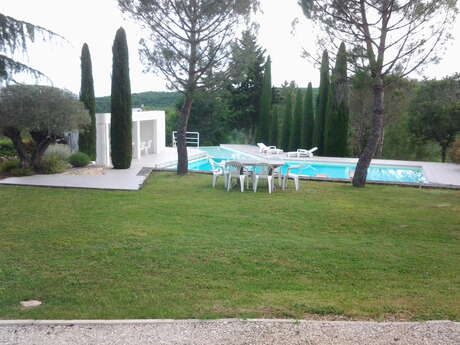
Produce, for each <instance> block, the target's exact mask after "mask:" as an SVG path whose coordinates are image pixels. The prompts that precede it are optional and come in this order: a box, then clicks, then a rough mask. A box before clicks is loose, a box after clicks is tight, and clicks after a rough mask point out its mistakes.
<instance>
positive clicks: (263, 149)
mask: <svg viewBox="0 0 460 345" xmlns="http://www.w3.org/2000/svg"><path fill="white" fill-rule="evenodd" d="M257 146H258V147H259V152H260V153H266V154H267V153H271V154H280V153H283V150H281V149H278V148H276V146H267V145H265V144H264V143H257Z"/></svg>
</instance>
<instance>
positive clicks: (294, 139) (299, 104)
mask: <svg viewBox="0 0 460 345" xmlns="http://www.w3.org/2000/svg"><path fill="white" fill-rule="evenodd" d="M302 96H303V95H302V90H301V89H300V88H299V89H297V94H296V97H295V109H294V118H293V121H292V123H291V136H290V137H289V150H291V151H292V150H296V149H298V148H300V147H301V144H302V142H301V139H302V138H301V135H302V115H303V97H302Z"/></svg>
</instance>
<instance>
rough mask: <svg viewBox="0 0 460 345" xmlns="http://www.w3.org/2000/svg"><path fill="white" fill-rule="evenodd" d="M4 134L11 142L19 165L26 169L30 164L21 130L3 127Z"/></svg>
mask: <svg viewBox="0 0 460 345" xmlns="http://www.w3.org/2000/svg"><path fill="white" fill-rule="evenodd" d="M3 133H4V134H5V136H7V137H8V138H10V139H11V141H12V142H13V145H14V148H15V149H16V153H17V154H18V158H19V160H20V161H21V167H22V168H24V169H28V168H30V166H31V162H30V155H29V154H28V153H27V150H26V148H25V146H24V144H23V142H22V138H21V132H20V131H19V130H17V129H16V128H11V127H10V128H5V130H4V131H3Z"/></svg>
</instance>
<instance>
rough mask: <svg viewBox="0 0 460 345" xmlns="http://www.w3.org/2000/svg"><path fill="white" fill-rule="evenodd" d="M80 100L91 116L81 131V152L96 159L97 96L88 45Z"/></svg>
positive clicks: (83, 58)
mask: <svg viewBox="0 0 460 345" xmlns="http://www.w3.org/2000/svg"><path fill="white" fill-rule="evenodd" d="M80 101H81V102H83V104H84V105H85V107H86V109H87V110H88V112H89V116H90V117H91V123H90V124H89V125H88V126H86V127H85V128H84V129H83V131H82V132H80V135H79V139H78V145H79V149H80V152H84V153H86V154H87V155H88V156H89V157H90V158H91V159H92V160H95V159H96V98H95V96H94V81H93V68H92V64H91V55H90V53H89V48H88V45H87V44H86V43H85V44H83V47H82V49H81V86H80Z"/></svg>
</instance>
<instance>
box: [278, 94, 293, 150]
mask: <svg viewBox="0 0 460 345" xmlns="http://www.w3.org/2000/svg"><path fill="white" fill-rule="evenodd" d="M292 97H293V95H292V91H291V89H289V90H288V94H287V96H286V104H285V108H284V118H283V127H282V129H281V130H282V132H281V140H280V146H281V148H282V149H283V150H289V143H290V132H291V122H292Z"/></svg>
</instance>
